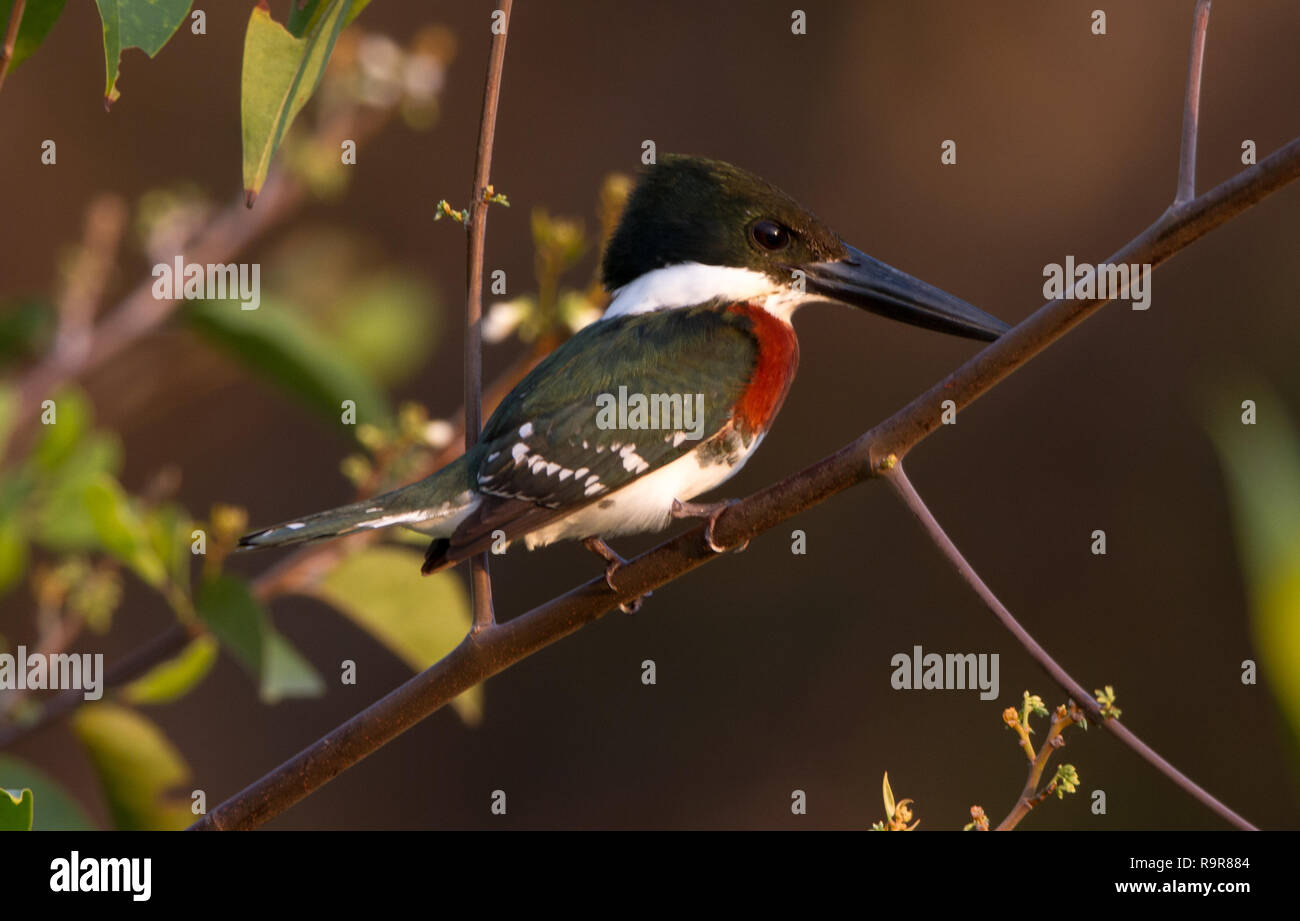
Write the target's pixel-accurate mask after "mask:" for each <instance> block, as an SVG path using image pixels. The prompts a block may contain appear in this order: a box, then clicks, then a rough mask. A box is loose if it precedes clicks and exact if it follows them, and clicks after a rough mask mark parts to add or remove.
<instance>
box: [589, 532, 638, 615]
mask: <svg viewBox="0 0 1300 921" xmlns="http://www.w3.org/2000/svg"><path fill="white" fill-rule="evenodd" d="M582 546H584V547H586V548H587V549H588V550H590V551H591V552H592V553H594V554H596V556H598V557H600V558H601V559H602V560H604V561H605V584H606V585H608V586H609V590H610V591H611V592H617V591H618V586H616V585H615V584H614V573H616V572H618V571H619V569H620V568H622V566H623V565H624V564H625V563H626V562H627V560H625V559H623V558H622V557H621V556H619V555H618V553H617V551H615V550H614V548H613V547H611V546H610V545H609V544H607V543H605V542H604V541H603V540H601V539H600V538H599V537H588V538H585V539H584V540H583V542H582ZM650 594H651V593H650V592H646V593H645V595H641V596H639V597H637V598H633V599H632V600H631V601H624V602H622V603H621V604H620V605H619V606H618V608H619V610H620V611H622V612H623V613H624V614H635V613H636V612H637V611H639V610H640V609H641V602H642V601H644V600H645V598H646V597H647V596H649V595H650Z"/></svg>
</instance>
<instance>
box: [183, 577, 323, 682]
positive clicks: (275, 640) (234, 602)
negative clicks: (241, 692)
mask: <svg viewBox="0 0 1300 921" xmlns="http://www.w3.org/2000/svg"><path fill="white" fill-rule="evenodd" d="M194 603H195V606H196V607H197V608H198V611H199V616H201V617H202V618H203V620H204V621H205V622H206V623H207V625H208V626H209V627H211V628H212V632H213V633H215V634H216V635H217V637H218V638H220V640H221V641H222V642H223V643H225V644H226V647H227V648H229V649H230V651H231V652H232V653H234V655H235V657H236V658H237V659H239V661H240V662H241V663H242V664H243V666H244V667H245V668H246V669H247V670H248V672H249V673H250V674H251V675H252V676H253V677H254V678H255V679H256V680H257V681H258V693H259V696H260V697H261V699H262V701H263V702H265V703H268V704H272V703H277V702H279V701H280V700H283V699H285V698H288V697H319V696H320V695H321V694H323V693H324V692H325V682H324V680H323V679H322V678H321V677H320V675H319V674H318V673H317V672H316V670H315V669H314V668H312V666H311V664H310V663H308V662H307V661H306V660H305V659H304V658H303V657H302V656H301V655H300V654H299V653H298V652H297V651H296V650H295V649H294V648H293V646H292V644H290V642H289V640H288V639H287V638H286V637H285V636H284V635H283V634H281V633H280V632H279V631H277V630H276V629H275V627H274V625H273V624H272V623H271V619H270V618H269V617H268V616H267V614H266V611H265V610H264V609H263V608H262V606H261V604H259V603H258V601H257V599H256V598H254V597H253V594H252V592H251V591H249V588H248V584H247V583H246V582H244V581H243V580H241V579H237V578H235V577H234V576H230V575H225V574H223V575H219V576H217V577H216V578H213V579H209V580H207V581H206V582H204V583H203V584H202V585H200V586H199V591H198V594H197V595H196V596H195V599H194Z"/></svg>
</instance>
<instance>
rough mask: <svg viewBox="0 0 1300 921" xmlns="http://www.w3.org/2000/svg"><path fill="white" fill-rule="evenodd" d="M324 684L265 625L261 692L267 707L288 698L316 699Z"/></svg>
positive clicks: (280, 635) (304, 661)
mask: <svg viewBox="0 0 1300 921" xmlns="http://www.w3.org/2000/svg"><path fill="white" fill-rule="evenodd" d="M324 693H325V680H324V679H323V678H321V676H320V672H318V671H316V669H315V668H313V667H312V664H311V663H310V662H308V661H307V660H306V659H304V658H303V657H302V653H300V652H298V650H297V649H295V648H294V647H293V644H292V643H290V642H289V640H288V639H287V638H286V637H285V635H284V634H283V633H280V632H279V631H278V630H274V629H271V628H270V625H269V624H268V627H267V630H266V633H265V634H264V635H263V639H262V691H261V697H262V700H264V701H265V702H266V703H268V704H274V703H279V702H280V701H281V700H285V699H287V698H291V697H320V696H321V695H322V694H324Z"/></svg>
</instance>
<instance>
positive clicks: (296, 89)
mask: <svg viewBox="0 0 1300 921" xmlns="http://www.w3.org/2000/svg"><path fill="white" fill-rule="evenodd" d="M351 7H352V0H329V5H328V6H327V7H326V8H325V10H324V12H322V13H321V14H320V16H319V18H318V19H317V21H316V24H315V26H314V27H312V29H311V30H310V31H309V32H308V33H307V35H306V36H305V37H303V38H295V37H294V36H293V34H292V33H290V32H289V30H287V29H286V28H285V27H284V26H282V25H280V24H279V23H277V22H276V21H275V20H274V19H272V18H271V11H270V9H269V8H268V7H265V6H255V7H254V8H253V14H252V15H251V16H250V17H249V19H248V29H247V31H246V32H245V33H244V64H243V73H242V76H241V78H240V110H241V121H242V124H243V147H244V192H245V195H246V196H247V200H248V203H249V204H250V205H251V204H252V202H253V199H254V198H256V197H257V193H258V192H259V191H260V190H261V188H262V183H263V182H265V181H266V174H267V172H268V171H269V170H270V168H271V157H272V156H273V155H274V154H275V150H276V148H277V147H279V146H280V142H281V141H282V140H283V139H284V135H285V133H286V132H287V131H288V130H289V125H291V124H292V123H293V120H294V118H296V117H297V115H298V113H299V112H300V111H301V110H302V107H303V106H304V105H306V103H307V100H308V99H310V98H311V94H312V93H314V92H315V91H316V86H317V85H318V84H319V83H320V78H321V75H322V74H323V73H324V72H325V65H326V64H327V63H329V57H330V53H331V52H332V51H333V50H334V42H335V40H336V39H338V36H339V32H340V31H341V30H342V29H343V25H344V22H345V17H346V16H347V14H348V12H349V11H350V9H351Z"/></svg>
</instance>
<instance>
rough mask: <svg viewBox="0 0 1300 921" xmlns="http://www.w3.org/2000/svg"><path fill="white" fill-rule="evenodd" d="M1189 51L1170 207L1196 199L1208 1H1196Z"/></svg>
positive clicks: (1208, 12) (1208, 16)
mask: <svg viewBox="0 0 1300 921" xmlns="http://www.w3.org/2000/svg"><path fill="white" fill-rule="evenodd" d="M1192 22H1193V25H1192V50H1191V53H1190V54H1189V55H1188V59H1187V93H1186V96H1185V98H1184V100H1183V143H1182V148H1181V150H1180V151H1179V157H1178V192H1177V194H1175V195H1174V207H1175V208H1177V207H1179V206H1180V205H1183V204H1186V203H1187V202H1189V201H1191V200H1192V199H1193V198H1195V197H1196V138H1197V134H1198V130H1199V128H1200V123H1201V69H1202V66H1203V65H1204V63H1205V36H1206V33H1207V32H1208V31H1209V28H1210V0H1197V3H1196V13H1195V15H1194V16H1193V19H1192Z"/></svg>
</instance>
